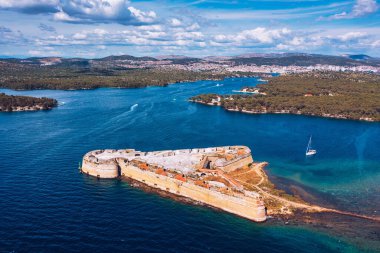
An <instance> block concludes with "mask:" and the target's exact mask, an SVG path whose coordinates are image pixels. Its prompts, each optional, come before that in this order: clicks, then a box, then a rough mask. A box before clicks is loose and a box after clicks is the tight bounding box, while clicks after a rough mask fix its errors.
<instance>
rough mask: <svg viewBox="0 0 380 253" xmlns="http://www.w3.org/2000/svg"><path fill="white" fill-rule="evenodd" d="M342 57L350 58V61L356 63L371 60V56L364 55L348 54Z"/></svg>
mask: <svg viewBox="0 0 380 253" xmlns="http://www.w3.org/2000/svg"><path fill="white" fill-rule="evenodd" d="M343 56H344V57H347V58H350V59H352V60H358V61H362V60H371V59H373V58H372V57H371V56H368V55H366V54H351V55H349V54H348V55H343Z"/></svg>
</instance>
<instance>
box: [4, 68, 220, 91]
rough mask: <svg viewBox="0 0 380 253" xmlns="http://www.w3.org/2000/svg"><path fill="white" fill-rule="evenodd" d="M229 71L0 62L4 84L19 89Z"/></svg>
mask: <svg viewBox="0 0 380 253" xmlns="http://www.w3.org/2000/svg"><path fill="white" fill-rule="evenodd" d="M226 76H227V75H226V74H220V73H212V72H208V71H207V72H195V71H186V70H166V69H133V70H132V69H117V68H115V67H114V66H113V67H110V68H106V67H102V68H86V67H62V66H59V67H56V66H38V65H37V66H36V65H26V64H14V65H13V64H4V65H0V87H2V88H10V89H16V90H22V89H23V90H33V89H94V88H100V87H121V88H139V87H147V86H165V85H168V84H170V83H177V82H185V81H197V80H205V79H222V78H224V77H226Z"/></svg>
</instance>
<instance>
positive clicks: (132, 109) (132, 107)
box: [129, 104, 139, 112]
mask: <svg viewBox="0 0 380 253" xmlns="http://www.w3.org/2000/svg"><path fill="white" fill-rule="evenodd" d="M137 106H139V104H134V105H132V106H131V109H129V111H130V112H133V111H134V110H135V109H136V108H137Z"/></svg>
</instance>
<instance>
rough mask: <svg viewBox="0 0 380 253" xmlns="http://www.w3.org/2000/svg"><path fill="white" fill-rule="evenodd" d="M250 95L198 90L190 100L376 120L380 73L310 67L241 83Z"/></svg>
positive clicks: (379, 117)
mask: <svg viewBox="0 0 380 253" xmlns="http://www.w3.org/2000/svg"><path fill="white" fill-rule="evenodd" d="M240 92H243V93H252V94H251V95H246V94H237V95H218V94H200V95H198V96H194V97H192V98H190V101H192V102H196V103H201V104H207V105H216V106H222V107H223V108H224V109H226V110H228V111H237V112H243V113H252V114H267V113H275V114H302V115H309V116H320V117H329V118H337V119H351V120H364V121H380V76H379V75H377V74H371V73H358V72H331V71H312V72H306V73H297V74H286V75H281V76H279V77H273V78H271V79H270V80H269V82H268V83H265V84H259V85H257V86H256V87H245V88H243V89H242V90H240Z"/></svg>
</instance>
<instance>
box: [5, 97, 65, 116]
mask: <svg viewBox="0 0 380 253" xmlns="http://www.w3.org/2000/svg"><path fill="white" fill-rule="evenodd" d="M57 105H58V102H57V100H55V99H53V98H45V97H43V98H36V97H29V96H12V95H6V94H5V93H0V112H20V111H38V110H49V109H52V108H53V107H55V106H57Z"/></svg>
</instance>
